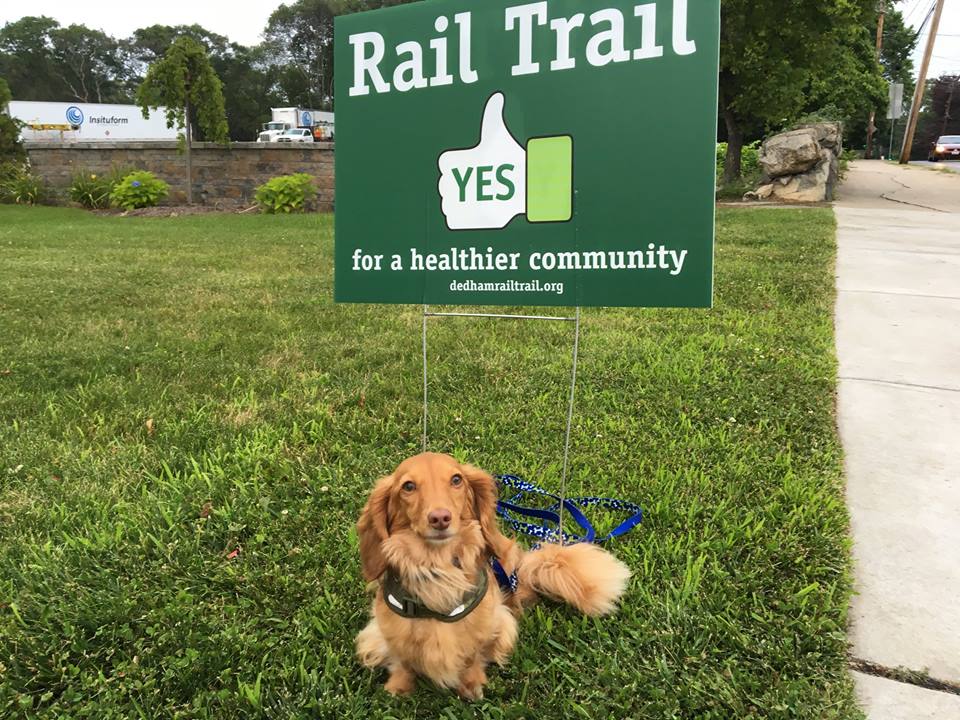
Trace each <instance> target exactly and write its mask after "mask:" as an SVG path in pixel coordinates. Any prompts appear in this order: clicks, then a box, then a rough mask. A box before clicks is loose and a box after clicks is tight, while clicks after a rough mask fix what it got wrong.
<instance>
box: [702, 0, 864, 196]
mask: <svg viewBox="0 0 960 720" xmlns="http://www.w3.org/2000/svg"><path fill="white" fill-rule="evenodd" d="M874 3H875V0H795V1H794V2H789V3H785V2H783V1H782V0H723V5H722V18H723V19H722V24H721V35H720V108H719V112H720V116H721V118H722V119H723V121H724V125H725V128H726V134H727V142H728V150H727V159H726V164H725V167H724V181H726V182H732V181H734V180H736V179H737V178H739V177H740V153H741V150H742V148H743V144H744V139H745V135H746V133H747V132H755V131H756V130H757V129H758V128H767V127H770V126H782V125H784V124H786V123H789V122H790V121H791V120H792V119H794V118H796V117H797V116H798V115H800V114H802V113H803V112H804V110H805V109H808V108H809V106H810V105H811V103H822V102H825V101H826V100H827V99H828V98H829V97H830V96H832V97H834V98H839V99H841V100H842V101H843V102H844V103H845V104H847V105H849V106H853V105H855V104H856V103H858V102H859V103H860V107H861V108H862V107H863V106H864V105H865V104H866V103H865V102H864V99H865V98H870V99H871V101H873V100H874V99H875V97H876V96H877V94H878V93H879V92H880V90H881V88H880V85H879V75H880V69H879V66H877V64H876V62H875V61H874V60H873V59H872V57H870V56H865V53H864V49H863V48H864V47H865V46H864V40H863V38H864V34H863V28H864V27H865V25H866V21H867V18H869V17H873V18H874V21H875V20H876V6H875V4H874ZM871 66H872V67H871ZM837 68H840V69H841V70H840V72H839V73H837V72H835V70H836V69H837ZM841 74H842V75H841ZM847 75H849V76H850V77H847ZM831 79H832V81H833V82H836V81H837V80H841V81H842V89H840V90H838V91H836V92H833V90H832V87H833V86H832V85H831ZM844 93H846V94H848V95H850V97H849V98H847V97H845V96H844Z"/></svg>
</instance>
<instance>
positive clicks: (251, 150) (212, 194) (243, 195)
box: [26, 141, 334, 210]
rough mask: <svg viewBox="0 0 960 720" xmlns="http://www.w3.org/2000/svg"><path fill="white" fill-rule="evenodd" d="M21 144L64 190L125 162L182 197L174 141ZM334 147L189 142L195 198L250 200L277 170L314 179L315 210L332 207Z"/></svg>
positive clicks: (226, 202) (182, 171)
mask: <svg viewBox="0 0 960 720" xmlns="http://www.w3.org/2000/svg"><path fill="white" fill-rule="evenodd" d="M26 148H27V153H28V155H29V157H30V166H31V168H32V169H33V171H34V172H35V173H37V174H38V175H39V176H41V177H42V178H43V179H44V180H46V181H47V182H48V183H50V184H51V185H52V186H53V187H54V188H56V189H58V190H61V191H63V190H66V188H68V187H69V186H70V182H71V179H72V177H73V175H74V173H77V172H81V171H82V172H88V173H96V174H100V173H105V172H109V171H110V169H111V168H113V167H124V168H126V167H129V168H134V169H138V170H141V169H142V170H149V171H150V172H152V173H154V174H155V175H156V176H157V177H159V178H161V179H163V180H165V181H166V182H167V183H169V184H170V196H169V197H168V199H167V201H166V202H167V203H169V204H178V203H183V202H186V197H187V194H186V177H185V176H186V165H185V158H184V155H183V154H182V153H179V152H178V151H177V148H178V145H177V143H176V142H173V141H151V142H75V143H59V142H58V143H52V142H42V143H41V142H35V143H27V144H26ZM333 148H334V146H333V143H290V144H287V143H282V144H281V143H252V142H250V143H231V144H230V145H229V146H228V147H223V146H222V145H217V144H215V143H194V145H193V199H194V202H195V203H197V204H202V205H214V206H217V205H219V206H223V207H237V206H248V205H252V204H253V202H254V199H253V196H254V192H255V191H256V188H257V186H258V185H261V184H263V183H264V182H266V181H267V180H269V179H270V178H272V177H276V176H277V175H289V174H291V173H297V172H305V173H309V174H310V175H312V176H313V177H314V179H315V184H316V186H317V201H318V206H319V209H320V210H332V209H333V204H334V197H333V152H334V150H333Z"/></svg>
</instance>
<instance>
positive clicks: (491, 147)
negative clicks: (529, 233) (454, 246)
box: [437, 92, 527, 230]
mask: <svg viewBox="0 0 960 720" xmlns="http://www.w3.org/2000/svg"><path fill="white" fill-rule="evenodd" d="M438 164H439V166H440V181H439V182H438V183H437V189H438V190H439V191H440V198H441V200H442V205H441V209H442V210H443V214H444V215H445V216H446V218H447V226H448V227H449V228H450V229H451V230H468V229H471V230H472V229H478V230H479V229H487V230H494V229H499V228H502V227H506V225H507V223H509V222H510V221H511V220H512V219H513V218H514V217H516V216H517V215H522V214H523V213H525V212H526V210H527V207H526V205H527V189H526V182H527V153H526V152H525V151H524V149H523V146H522V145H520V143H518V142H517V141H516V140H515V139H514V137H513V135H511V134H510V131H509V130H507V126H506V124H505V123H504V120H503V93H499V92H498V93H494V94H493V95H491V96H490V97H489V99H488V100H487V105H486V107H485V108H484V110H483V121H482V122H481V123H480V142H479V143H477V144H476V145H475V146H474V147H472V148H466V149H463V150H447V151H446V152H445V153H443V154H441V155H440V159H439V161H438Z"/></svg>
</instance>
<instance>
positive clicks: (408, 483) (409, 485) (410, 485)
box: [401, 480, 417, 492]
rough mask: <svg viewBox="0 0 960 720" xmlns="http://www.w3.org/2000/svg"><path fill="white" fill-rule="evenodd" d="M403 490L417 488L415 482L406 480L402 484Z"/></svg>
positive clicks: (408, 490) (411, 490) (407, 490)
mask: <svg viewBox="0 0 960 720" xmlns="http://www.w3.org/2000/svg"><path fill="white" fill-rule="evenodd" d="M401 487H402V488H403V491H404V492H413V491H414V490H416V489H417V484H416V483H415V482H412V481H410V480H407V481H406V482H405V483H404V484H403V485H402V486H401Z"/></svg>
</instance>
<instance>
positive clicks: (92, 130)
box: [10, 100, 179, 142]
mask: <svg viewBox="0 0 960 720" xmlns="http://www.w3.org/2000/svg"><path fill="white" fill-rule="evenodd" d="M10 116H11V117H14V118H16V119H17V120H19V121H20V122H22V123H23V124H24V125H23V129H22V130H21V131H20V134H21V136H22V137H23V139H24V140H27V141H30V142H44V141H48V142H56V141H73V142H88V141H115V142H123V141H131V142H132V141H136V140H176V139H177V134H178V132H179V131H178V130H177V128H168V127H167V118H166V110H165V109H164V108H158V109H157V110H153V111H151V112H150V116H149V117H148V118H145V117H143V113H141V112H140V108H138V107H137V106H136V105H107V104H102V103H79V102H33V101H27V100H11V101H10Z"/></svg>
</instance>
